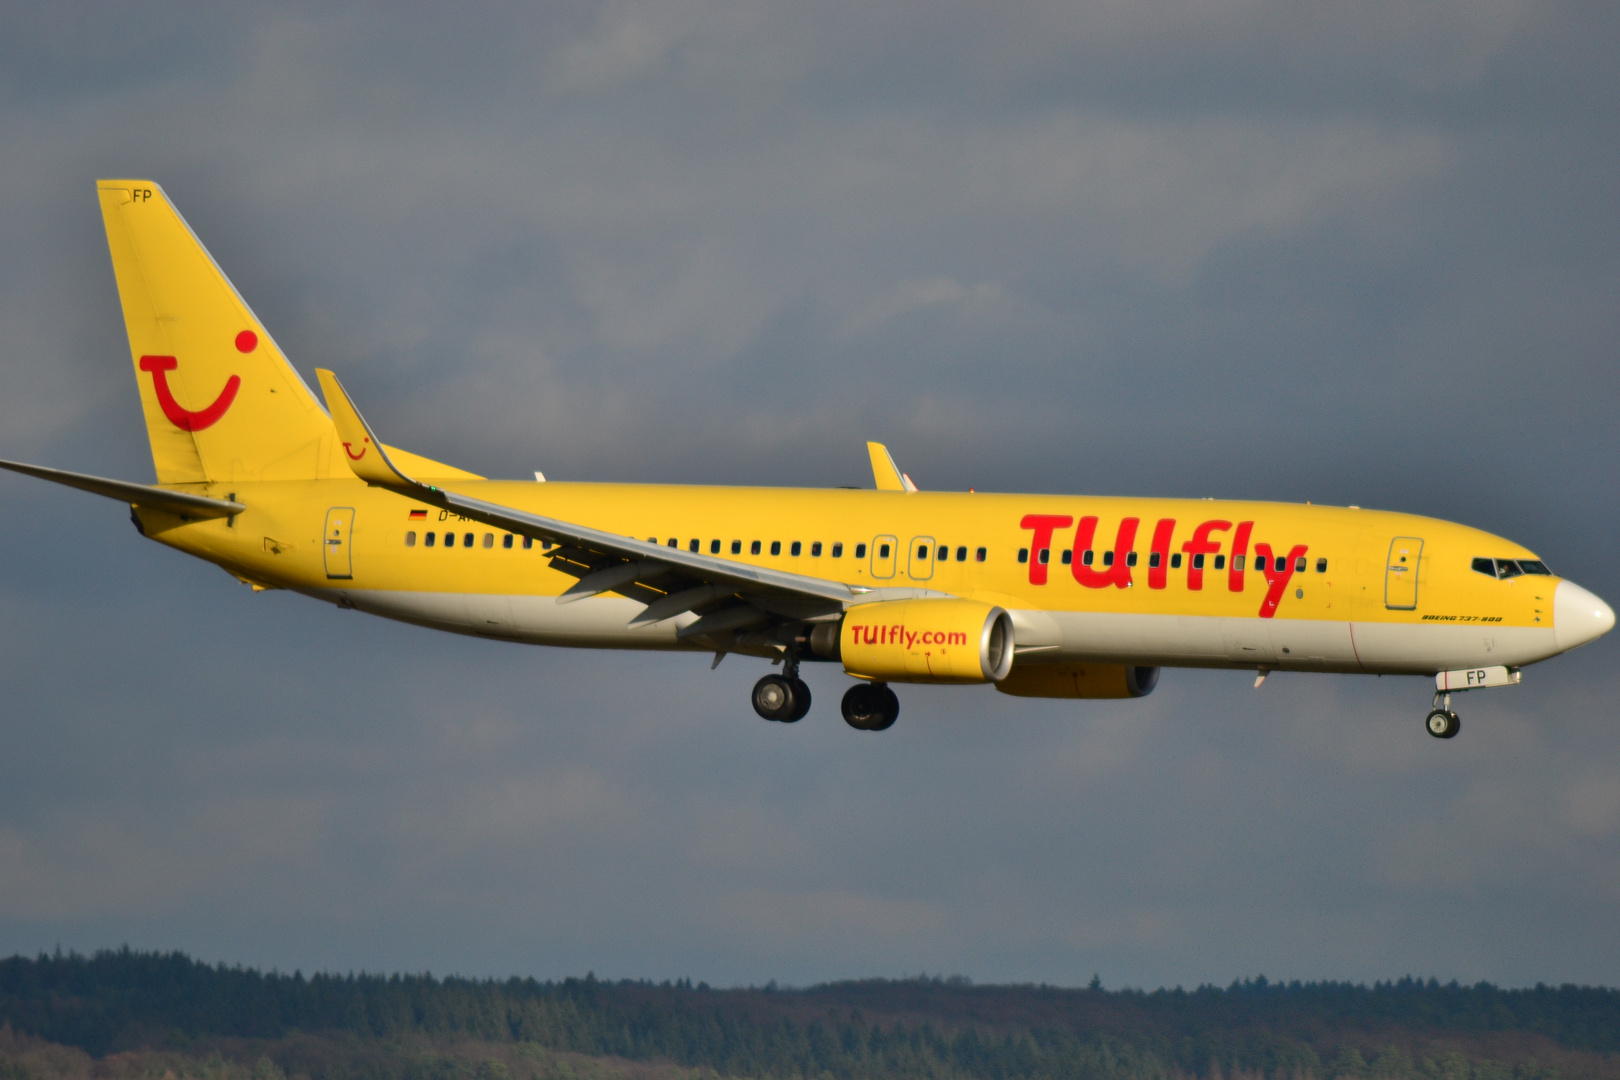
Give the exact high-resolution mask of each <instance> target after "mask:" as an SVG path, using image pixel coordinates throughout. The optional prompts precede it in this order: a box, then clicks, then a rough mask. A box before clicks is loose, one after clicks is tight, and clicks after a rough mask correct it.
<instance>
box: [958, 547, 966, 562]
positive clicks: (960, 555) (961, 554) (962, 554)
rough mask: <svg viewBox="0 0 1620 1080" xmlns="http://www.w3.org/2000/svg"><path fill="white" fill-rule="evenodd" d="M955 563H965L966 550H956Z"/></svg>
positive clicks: (960, 548)
mask: <svg viewBox="0 0 1620 1080" xmlns="http://www.w3.org/2000/svg"><path fill="white" fill-rule="evenodd" d="M956 561H957V562H967V548H965V547H959V548H957V549H956Z"/></svg>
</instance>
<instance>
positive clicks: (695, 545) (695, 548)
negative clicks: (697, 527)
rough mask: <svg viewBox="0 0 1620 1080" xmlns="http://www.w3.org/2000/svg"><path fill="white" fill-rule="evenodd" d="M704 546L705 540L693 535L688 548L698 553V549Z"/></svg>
mask: <svg viewBox="0 0 1620 1080" xmlns="http://www.w3.org/2000/svg"><path fill="white" fill-rule="evenodd" d="M702 546H703V541H701V540H699V539H698V538H697V537H695V536H694V537H692V539H691V540H689V541H687V544H686V550H687V551H690V552H691V553H692V554H694V555H696V554H697V551H698V549H699V548H701V547H702Z"/></svg>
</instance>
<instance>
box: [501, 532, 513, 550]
mask: <svg viewBox="0 0 1620 1080" xmlns="http://www.w3.org/2000/svg"><path fill="white" fill-rule="evenodd" d="M511 546H512V534H511V533H507V534H506V535H505V536H503V537H501V547H503V548H509V547H511Z"/></svg>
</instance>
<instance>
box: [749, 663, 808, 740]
mask: <svg viewBox="0 0 1620 1080" xmlns="http://www.w3.org/2000/svg"><path fill="white" fill-rule="evenodd" d="M753 701H754V711H755V712H757V713H759V715H760V716H762V717H764V718H765V719H766V720H775V721H777V722H778V723H782V724H792V723H795V722H797V721H799V720H803V719H804V718H805V715H806V714H807V713H809V711H810V688H809V687H808V686H806V685H805V684H804V680H803V679H801V678H799V658H798V656H797V655H795V654H794V653H791V652H790V653H788V655H787V659H786V660H784V661H783V662H782V674H780V675H767V676H765V677H764V678H763V679H761V680H759V682H757V683H755V684H754V694H753Z"/></svg>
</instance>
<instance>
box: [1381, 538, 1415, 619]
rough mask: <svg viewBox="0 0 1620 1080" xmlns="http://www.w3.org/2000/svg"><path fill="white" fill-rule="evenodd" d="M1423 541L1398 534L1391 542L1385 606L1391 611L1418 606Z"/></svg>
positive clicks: (1411, 608)
mask: <svg viewBox="0 0 1620 1080" xmlns="http://www.w3.org/2000/svg"><path fill="white" fill-rule="evenodd" d="M1422 555H1423V541H1422V540H1420V539H1418V538H1417V537H1415V536H1397V537H1396V538H1395V539H1393V540H1391V541H1390V542H1389V559H1388V560H1387V561H1386V562H1385V564H1384V606H1385V607H1386V608H1389V609H1390V610H1391V611H1411V610H1413V609H1414V608H1416V607H1417V594H1418V560H1419V559H1420V558H1421V557H1422Z"/></svg>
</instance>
